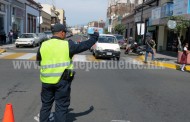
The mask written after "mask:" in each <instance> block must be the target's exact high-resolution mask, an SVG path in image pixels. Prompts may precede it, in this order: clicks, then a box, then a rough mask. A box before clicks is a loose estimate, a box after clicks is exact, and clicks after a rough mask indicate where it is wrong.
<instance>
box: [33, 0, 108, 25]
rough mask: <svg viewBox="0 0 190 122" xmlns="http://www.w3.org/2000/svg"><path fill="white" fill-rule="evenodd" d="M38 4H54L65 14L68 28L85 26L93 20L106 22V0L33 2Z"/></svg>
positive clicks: (44, 0)
mask: <svg viewBox="0 0 190 122" xmlns="http://www.w3.org/2000/svg"><path fill="white" fill-rule="evenodd" d="M35 1H37V2H40V3H48V4H51V3H52V1H54V4H55V6H56V7H58V8H62V9H64V10H65V12H66V18H67V20H66V22H67V24H68V25H69V26H74V25H81V24H86V23H88V22H90V21H94V20H97V21H98V20H100V19H101V20H104V21H105V20H106V12H107V5H108V0H35Z"/></svg>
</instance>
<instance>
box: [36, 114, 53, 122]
mask: <svg viewBox="0 0 190 122" xmlns="http://www.w3.org/2000/svg"><path fill="white" fill-rule="evenodd" d="M34 120H36V121H37V122H39V121H40V114H38V115H37V116H34ZM49 121H50V122H54V114H53V113H51V114H50V116H49Z"/></svg>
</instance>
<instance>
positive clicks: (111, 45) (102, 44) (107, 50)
mask: <svg viewBox="0 0 190 122" xmlns="http://www.w3.org/2000/svg"><path fill="white" fill-rule="evenodd" d="M93 53H94V55H95V58H100V57H105V58H116V59H117V60H119V59H120V53H121V51H120V47H119V44H118V43H117V40H116V37H115V36H113V35H109V34H100V36H99V38H98V41H97V42H96V44H95V46H94V49H93Z"/></svg>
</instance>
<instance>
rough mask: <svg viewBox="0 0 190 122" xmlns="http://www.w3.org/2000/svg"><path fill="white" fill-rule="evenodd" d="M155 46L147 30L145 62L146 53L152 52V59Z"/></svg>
mask: <svg viewBox="0 0 190 122" xmlns="http://www.w3.org/2000/svg"><path fill="white" fill-rule="evenodd" d="M155 46H156V43H155V41H154V40H153V39H152V34H151V33H150V32H148V33H147V34H146V54H145V61H144V62H145V63H147V58H148V54H149V53H151V54H152V61H154V54H155V52H154V48H155Z"/></svg>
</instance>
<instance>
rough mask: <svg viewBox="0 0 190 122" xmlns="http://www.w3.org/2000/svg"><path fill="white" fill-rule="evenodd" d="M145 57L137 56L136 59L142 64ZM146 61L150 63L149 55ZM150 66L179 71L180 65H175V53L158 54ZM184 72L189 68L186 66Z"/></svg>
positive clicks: (189, 68)
mask: <svg viewBox="0 0 190 122" xmlns="http://www.w3.org/2000/svg"><path fill="white" fill-rule="evenodd" d="M144 59H145V56H144V55H142V56H139V57H137V58H136V60H138V61H142V62H144ZM148 61H149V62H151V55H150V56H149V57H148ZM151 65H155V66H161V67H166V68H170V69H176V70H179V69H180V66H181V64H178V63H177V53H175V52H167V51H165V52H158V53H156V55H155V61H154V62H152V63H151ZM186 70H187V71H190V66H189V65H187V66H186Z"/></svg>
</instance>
